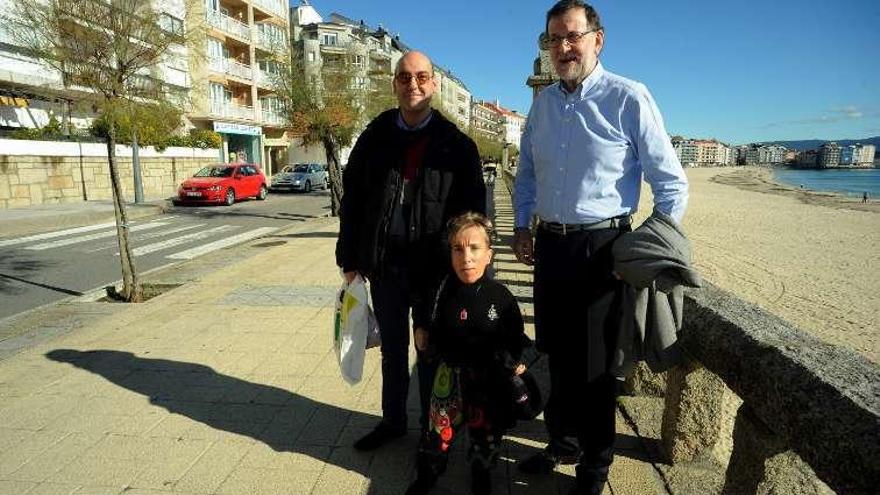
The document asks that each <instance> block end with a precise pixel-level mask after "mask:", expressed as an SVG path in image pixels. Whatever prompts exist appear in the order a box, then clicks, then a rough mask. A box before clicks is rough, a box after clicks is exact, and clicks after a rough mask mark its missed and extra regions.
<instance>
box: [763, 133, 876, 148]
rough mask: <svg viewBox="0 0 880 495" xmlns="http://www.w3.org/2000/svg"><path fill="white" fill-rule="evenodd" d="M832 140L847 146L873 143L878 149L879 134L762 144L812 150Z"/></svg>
mask: <svg viewBox="0 0 880 495" xmlns="http://www.w3.org/2000/svg"><path fill="white" fill-rule="evenodd" d="M830 141H834V142H835V143H837V144H839V145H841V146H849V145H851V144H859V143H861V144H873V145H874V146H876V147H877V149H878V150H880V136H874V137H869V138H865V139H836V140H832V139H804V140H801V141H767V142H765V143H763V144H781V145H782V146H785V147H786V148H792V149H796V150H798V151H805V150H814V149H817V148H818V147H819V146H822V145H823V144H825V143H827V142H830Z"/></svg>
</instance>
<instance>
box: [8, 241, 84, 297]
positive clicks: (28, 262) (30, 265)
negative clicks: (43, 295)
mask: <svg viewBox="0 0 880 495" xmlns="http://www.w3.org/2000/svg"><path fill="white" fill-rule="evenodd" d="M53 265H55V263H51V262H46V261H42V260H38V259H33V258H28V257H26V256H25V255H23V254H16V253H15V251H12V252H6V253H0V294H17V293H20V292H22V290H23V289H22V288H21V284H25V285H31V286H35V287H41V288H44V289H49V290H52V291H56V292H62V293H64V294H71V295H82V294H81V293H79V292H77V291H74V290H72V289H66V288H63V287H56V286H53V285H49V284H45V283H42V282H37V281H35V280H30V278H29V275H38V274H39V273H40V272H41V271H43V270H46V269H50V268H52V266H53Z"/></svg>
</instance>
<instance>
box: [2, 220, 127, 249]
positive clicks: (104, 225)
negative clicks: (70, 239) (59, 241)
mask: <svg viewBox="0 0 880 495" xmlns="http://www.w3.org/2000/svg"><path fill="white" fill-rule="evenodd" d="M115 226H116V222H107V223H100V224H97V225H87V226H85V227H76V228H72V229H66V230H59V231H56V232H47V233H45V234H36V235H29V236H27V237H19V238H18V239H7V240H5V241H0V247H5V246H14V245H16V244H24V243H27V242H33V241H42V240H45V239H54V238H55V237H64V236H66V235H71V234H82V233H84V232H92V231H95V230H101V229H107V228H110V227H115Z"/></svg>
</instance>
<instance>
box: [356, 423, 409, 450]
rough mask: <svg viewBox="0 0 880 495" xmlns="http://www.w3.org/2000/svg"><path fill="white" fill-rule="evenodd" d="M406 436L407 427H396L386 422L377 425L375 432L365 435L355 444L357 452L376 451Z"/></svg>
mask: <svg viewBox="0 0 880 495" xmlns="http://www.w3.org/2000/svg"><path fill="white" fill-rule="evenodd" d="M404 435H406V427H405V426H394V425H391V424H388V423H386V422H384V421H382V422H380V423H379V424H378V425H376V428H374V429H373V431H371V432H369V433H367V434H366V435H364V436H363V437H362V438H361V439H360V440H358V441H357V442H355V443H354V448H355V450H361V451H367V450H376V449H378V448H379V447H381V446H383V445H385V444H386V443H388V442H390V441H391V440H394V439H395V438H400V437H402V436H404Z"/></svg>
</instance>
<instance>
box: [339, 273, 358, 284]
mask: <svg viewBox="0 0 880 495" xmlns="http://www.w3.org/2000/svg"><path fill="white" fill-rule="evenodd" d="M357 274H358V272H356V271H351V272H343V273H342V276H343V277H344V278H345V283H347V284H350V283H351V282H352V281H353V280H354V278H355V277H356V276H357Z"/></svg>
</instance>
